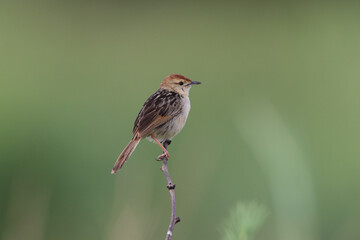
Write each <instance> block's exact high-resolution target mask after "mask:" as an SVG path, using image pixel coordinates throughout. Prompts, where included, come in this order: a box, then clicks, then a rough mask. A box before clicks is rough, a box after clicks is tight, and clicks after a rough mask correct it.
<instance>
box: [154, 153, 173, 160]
mask: <svg viewBox="0 0 360 240" xmlns="http://www.w3.org/2000/svg"><path fill="white" fill-rule="evenodd" d="M164 157H165V158H166V160H169V157H170V155H169V153H168V152H164V153H163V154H161V155H159V156H158V157H157V159H156V160H157V161H163V160H164Z"/></svg>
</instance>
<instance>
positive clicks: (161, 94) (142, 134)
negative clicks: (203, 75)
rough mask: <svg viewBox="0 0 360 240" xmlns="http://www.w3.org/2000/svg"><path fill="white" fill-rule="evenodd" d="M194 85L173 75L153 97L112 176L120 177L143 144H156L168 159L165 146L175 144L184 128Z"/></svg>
mask: <svg viewBox="0 0 360 240" xmlns="http://www.w3.org/2000/svg"><path fill="white" fill-rule="evenodd" d="M194 84H200V82H195V81H191V80H190V79H188V78H186V77H184V76H183V75H180V74H171V75H169V76H167V77H166V78H165V79H164V81H162V83H161V85H160V88H159V89H158V90H157V91H156V92H155V93H154V94H153V95H151V96H150V97H149V98H148V100H147V101H146V102H145V103H144V106H143V107H142V109H141V110H140V112H139V114H138V116H137V118H136V120H135V123H134V128H133V137H132V139H131V141H130V142H129V144H128V145H127V146H126V147H125V149H124V150H123V151H122V153H121V154H120V156H119V157H118V159H117V161H116V163H115V165H114V167H113V169H112V171H111V173H112V174H114V173H116V172H117V171H118V170H119V169H120V168H121V167H122V166H123V165H124V163H125V162H126V160H127V159H128V158H129V157H130V155H131V154H132V153H133V151H134V150H135V148H136V146H137V145H138V144H139V142H140V140H142V139H144V138H147V139H148V140H150V141H155V142H156V143H157V144H158V145H159V146H160V147H161V149H162V150H163V151H164V153H163V154H162V155H160V156H158V159H160V158H162V157H164V156H166V158H167V159H169V153H168V151H167V150H166V149H165V148H164V147H163V145H162V144H161V143H164V142H165V141H167V140H171V139H172V138H173V137H174V136H175V135H176V134H178V133H179V132H180V131H181V129H182V128H183V127H184V125H185V122H186V119H187V117H188V115H189V111H190V100H189V91H190V88H191V86H192V85H194Z"/></svg>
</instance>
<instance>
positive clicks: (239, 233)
mask: <svg viewBox="0 0 360 240" xmlns="http://www.w3.org/2000/svg"><path fill="white" fill-rule="evenodd" d="M267 216H268V211H267V209H266V208H265V207H264V206H263V205H260V204H257V203H254V202H253V203H249V204H244V203H240V202H239V203H237V205H236V206H235V208H234V209H232V210H231V213H230V217H229V219H227V221H226V223H225V226H224V229H223V231H224V232H223V238H222V239H223V240H249V239H252V237H253V235H254V233H255V232H256V230H258V229H259V228H260V226H261V225H262V223H263V222H264V220H265V218H266V217H267Z"/></svg>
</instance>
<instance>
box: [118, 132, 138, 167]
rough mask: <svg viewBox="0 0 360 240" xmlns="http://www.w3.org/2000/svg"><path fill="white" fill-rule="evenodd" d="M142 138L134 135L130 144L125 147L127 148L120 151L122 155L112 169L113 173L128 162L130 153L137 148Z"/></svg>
mask: <svg viewBox="0 0 360 240" xmlns="http://www.w3.org/2000/svg"><path fill="white" fill-rule="evenodd" d="M140 140H141V138H138V137H135V136H134V137H133V138H132V139H131V141H130V142H129V144H128V145H127V146H126V147H125V149H124V150H123V151H122V152H121V153H120V156H119V157H118V159H117V160H116V163H115V165H114V167H113V169H112V171H111V174H114V173H116V172H117V171H118V170H119V169H120V168H121V167H122V166H123V165H124V163H125V162H126V160H127V159H128V158H129V157H130V155H131V154H132V153H133V151H134V150H135V148H136V146H137V145H138V144H139V142H140Z"/></svg>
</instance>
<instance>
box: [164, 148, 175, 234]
mask: <svg viewBox="0 0 360 240" xmlns="http://www.w3.org/2000/svg"><path fill="white" fill-rule="evenodd" d="M170 143H171V141H165V142H164V144H163V146H164V148H165V149H167V146H168V145H170ZM162 160H163V165H162V167H161V171H163V173H164V175H165V177H166V181H167V183H168V185H167V186H166V187H167V188H168V189H169V192H170V198H171V217H170V224H169V228H168V231H167V233H166V238H165V240H170V239H171V237H172V234H173V231H174V226H175V224H176V223H178V222H180V218H179V217H176V201H175V184H173V183H172V181H171V178H170V175H169V171H168V168H167V160H168V159H167V158H166V156H164V157H163V159H162Z"/></svg>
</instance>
